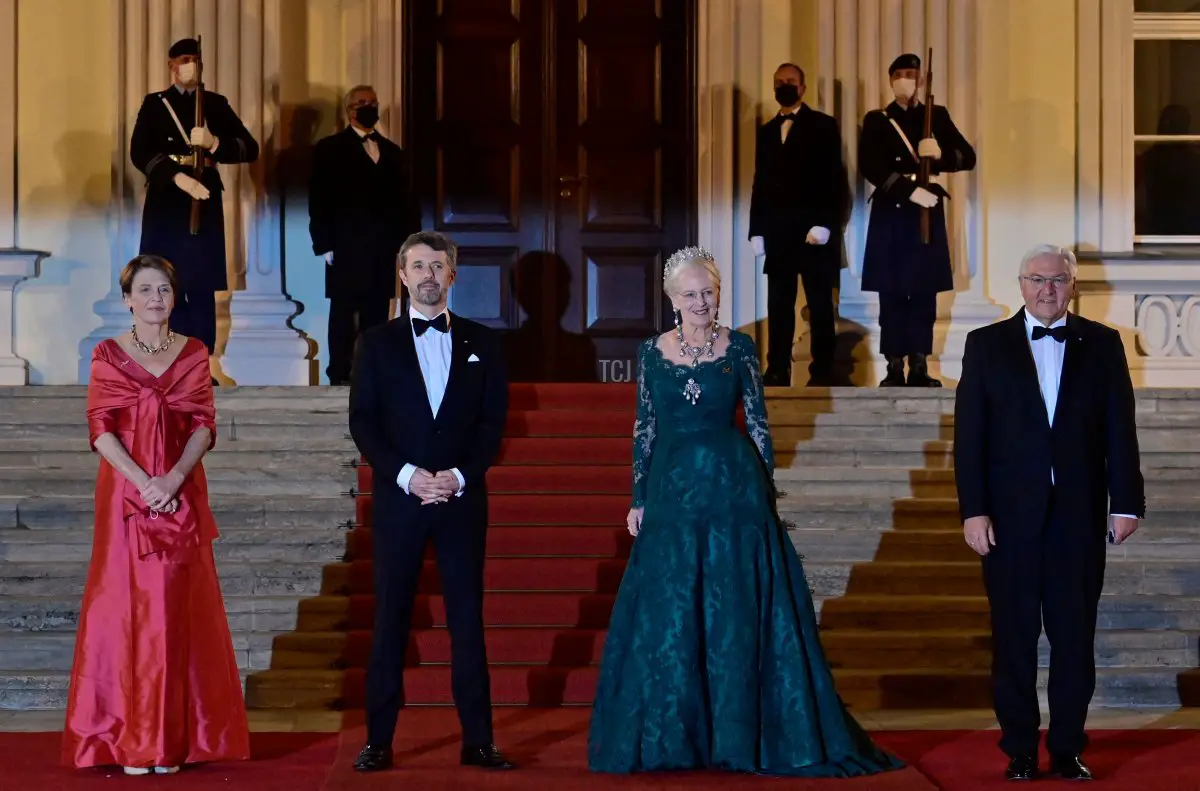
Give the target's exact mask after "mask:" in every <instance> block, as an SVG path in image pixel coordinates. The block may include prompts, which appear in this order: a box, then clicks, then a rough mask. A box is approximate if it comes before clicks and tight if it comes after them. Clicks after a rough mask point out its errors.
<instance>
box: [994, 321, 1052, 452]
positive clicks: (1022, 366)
mask: <svg viewBox="0 0 1200 791" xmlns="http://www.w3.org/2000/svg"><path fill="white" fill-rule="evenodd" d="M1006 331H1007V333H1008V336H1009V340H1008V343H1007V344H1005V345H1006V346H1008V348H1009V351H1010V354H1011V355H1012V362H1013V364H1014V366H1015V367H1016V377H1015V381H1016V383H1017V390H1018V394H1019V396H1020V397H1021V399H1022V400H1024V401H1025V403H1026V405H1027V406H1029V407H1030V408H1031V409H1032V410H1033V412H1034V414H1036V415H1038V416H1040V418H1041V425H1043V426H1045V427H1046V428H1049V427H1050V422H1049V421H1050V418H1049V417H1048V416H1047V415H1046V401H1045V400H1044V399H1043V398H1042V386H1041V384H1040V383H1039V382H1038V372H1037V363H1035V362H1034V361H1033V350H1032V349H1030V348H1029V337H1028V336H1027V335H1026V334H1025V308H1021V309H1020V310H1019V311H1017V313H1016V315H1014V316H1013V317H1012V318H1011V319H1009V320H1008V328H1007V330H1006ZM1066 369H1067V366H1066V362H1065V361H1064V363H1063V374H1064V375H1065V374H1066ZM1058 403H1059V404H1061V403H1062V388H1061V386H1060V388H1059V397H1058ZM1057 413H1058V407H1057V406H1055V414H1057Z"/></svg>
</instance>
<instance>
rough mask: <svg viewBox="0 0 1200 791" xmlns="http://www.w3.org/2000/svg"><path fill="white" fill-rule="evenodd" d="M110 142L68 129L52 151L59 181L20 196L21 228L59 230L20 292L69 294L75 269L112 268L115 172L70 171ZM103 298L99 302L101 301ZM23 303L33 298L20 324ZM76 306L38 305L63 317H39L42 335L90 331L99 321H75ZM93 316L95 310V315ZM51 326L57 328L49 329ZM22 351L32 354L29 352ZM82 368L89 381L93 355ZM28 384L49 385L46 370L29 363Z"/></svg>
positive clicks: (91, 166) (86, 167) (87, 163)
mask: <svg viewBox="0 0 1200 791" xmlns="http://www.w3.org/2000/svg"><path fill="white" fill-rule="evenodd" d="M109 145H110V143H109V140H108V139H107V138H106V137H105V136H104V135H100V134H96V133H93V132H67V133H65V134H63V135H62V136H61V137H60V138H59V139H58V140H57V141H56V142H55V144H54V155H55V159H56V160H57V161H58V169H59V173H60V174H61V178H60V180H59V182H58V183H57V184H56V185H54V186H45V187H38V188H37V189H34V190H33V191H32V192H30V193H29V196H28V197H27V198H25V199H23V200H22V201H21V215H22V219H21V225H22V230H23V231H26V232H27V231H28V230H29V229H30V228H32V229H33V230H34V234H32V235H34V236H38V237H43V238H44V237H45V236H46V234H43V233H41V232H40V228H39V226H40V225H41V224H42V223H43V222H45V223H46V224H47V225H48V226H50V227H53V228H55V229H56V233H55V234H54V237H55V241H54V244H52V245H50V246H49V247H48V248H44V249H47V251H48V252H49V253H50V256H49V257H48V258H46V259H45V260H44V261H43V262H42V265H41V275H40V277H38V278H37V280H29V281H25V282H24V283H22V284H20V285H18V287H17V292H18V293H19V294H29V295H34V294H41V293H46V294H48V295H49V294H50V293H51V292H58V293H60V294H69V293H70V289H69V288H63V286H69V284H70V281H71V279H72V277H73V273H75V272H76V271H79V270H89V269H103V271H105V272H106V273H107V272H110V271H111V267H109V266H108V265H107V264H108V250H109V245H108V236H107V234H108V229H107V221H108V211H109V203H110V196H109V190H110V186H111V177H110V176H109V174H107V173H103V172H97V173H96V174H95V175H93V176H91V177H89V178H88V179H87V181H86V182H85V183H84V184H83V185H81V186H80V185H77V184H73V183H71V181H69V176H70V174H74V173H86V172H88V171H90V170H96V163H95V161H94V160H93V159H92V157H93V155H94V154H95V153H96V152H97V151H107V150H108V148H109ZM105 158H106V159H107V154H105ZM64 218H65V222H64ZM58 228H62V229H63V232H61V233H60V232H57V229H58ZM26 235H30V234H26ZM98 250H99V251H101V254H100V259H101V261H102V263H104V266H102V267H97V266H96V262H97V251H98ZM109 285H110V284H109V282H108V280H107V279H106V280H105V283H104V288H103V290H102V291H101V292H100V295H99V298H100V300H102V299H103V297H104V295H107V294H108V291H109ZM100 300H98V301H97V303H96V304H99V301H100ZM22 305H24V306H26V307H29V303H28V302H27V301H26V302H23V301H21V300H19V299H18V300H17V315H16V316H14V320H15V321H16V323H17V325H18V326H19V325H20V323H21V315H20V314H21V312H22ZM75 308H76V306H73V305H63V304H59V305H53V306H48V305H40V306H38V307H35V308H33V309H34V310H35V312H37V313H39V314H42V315H58V316H59V317H60V319H61V320H60V321H56V322H55V323H54V324H53V325H48V324H47V323H46V322H39V324H38V334H39V335H45V334H49V333H52V332H55V331H65V332H67V333H69V334H70V335H71V336H72V338H75V337H83V336H86V335H87V334H88V333H89V332H90V331H91V330H92V329H94V327H95V325H94V323H92V322H90V321H89V323H87V324H83V323H79V324H77V325H76V324H73V323H72V321H71V319H72V317H74V316H76V315H79V316H80V318H83V316H82V314H81V313H80V312H78V311H77V310H76V309H75ZM94 315H95V314H92V317H94ZM92 317H88V318H89V319H90V318H92ZM51 326H53V327H54V329H51ZM55 345H57V344H56V343H55V342H54V341H47V342H46V343H45V346H46V347H52V346H55ZM68 345H69V344H68ZM17 353H18V354H20V353H21V350H20V349H18V350H17ZM21 356H23V357H26V359H28V358H29V355H27V354H23V355H21ZM80 356H81V358H82V350H80ZM78 369H79V373H80V374H81V376H82V378H81V379H80V381H86V379H87V374H88V372H89V371H90V369H91V359H90V357H89V358H87V359H80V360H79V361H78ZM29 383H30V384H31V385H40V384H45V374H44V372H43V371H42V370H41V369H40V366H38V365H36V364H34V363H33V362H32V361H31V364H30V366H29Z"/></svg>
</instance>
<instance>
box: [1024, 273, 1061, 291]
mask: <svg viewBox="0 0 1200 791" xmlns="http://www.w3.org/2000/svg"><path fill="white" fill-rule="evenodd" d="M1021 279H1022V280H1024V281H1025V282H1026V283H1028V284H1029V285H1031V286H1033V287H1034V288H1041V287H1042V286H1044V285H1046V284H1047V283H1052V284H1053V285H1054V287H1055V288H1065V287H1066V286H1067V285H1069V284H1070V282H1071V278H1070V277H1069V276H1068V275H1059V276H1058V277H1042V276H1041V275H1021Z"/></svg>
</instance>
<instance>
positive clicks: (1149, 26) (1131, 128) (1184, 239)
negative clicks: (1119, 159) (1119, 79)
mask: <svg viewBox="0 0 1200 791" xmlns="http://www.w3.org/2000/svg"><path fill="white" fill-rule="evenodd" d="M1132 6H1133V2H1132V0H1131V2H1130V7H1131V13H1132V15H1133V25H1132V28H1133V29H1132V33H1133V37H1132V42H1134V43H1136V42H1138V41H1200V12H1185V13H1166V12H1148V11H1132ZM1134 43H1131V44H1130V61H1131V63H1130V68H1129V86H1130V94H1129V102H1128V106H1129V108H1130V110H1129V113H1128V117H1127V121H1126V128H1125V133H1126V136H1127V139H1128V141H1129V143H1128V152H1129V153H1128V156H1129V157H1130V158H1132V157H1134V156H1136V153H1135V152H1136V151H1137V146H1138V144H1139V143H1154V142H1160V141H1173V142H1187V143H1200V134H1195V135H1157V134H1156V135H1145V134H1137V132H1136V131H1135V124H1134V118H1133V110H1132V108H1133V106H1134V102H1135V97H1136V93H1137V83H1136V80H1135V76H1134V68H1133V63H1132V59H1133V58H1132V54H1133V47H1134ZM1131 225H1133V223H1132V222H1131ZM1133 227H1134V234H1133V244H1134V246H1135V247H1136V246H1138V245H1200V235H1190V236H1157V235H1148V234H1138V233H1137V228H1136V225H1134V226H1133Z"/></svg>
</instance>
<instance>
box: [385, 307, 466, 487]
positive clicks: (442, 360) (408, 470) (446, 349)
mask: <svg viewBox="0 0 1200 791" xmlns="http://www.w3.org/2000/svg"><path fill="white" fill-rule="evenodd" d="M442 313H445V314H446V330H447V331H446V332H438V331H437V330H436V329H434V328H433V327H430V328H429V329H427V330H425V333H424V334H423V335H421V336H420V337H418V336H417V333H416V330H413V329H412V320H413V319H414V318H418V319H421V320H422V321H426V320H428V321H432V320H433V319H436V318H437V316H430V317H429V318H428V319H426V318H425V316H424V315H422V314H421V313H420V312H418V311H417V310H416V308H414V307H413V306H411V305H410V306H409V308H408V320H409V322H408V327H409V330H410V331H411V332H412V334H413V345H414V346H415V347H416V350H417V361H418V362H419V363H420V364H421V376H422V377H424V379H425V395H426V396H427V397H428V398H429V409H430V411H431V412H433V416H434V417H435V418H436V417H437V414H438V410H439V409H441V407H442V399H443V398H444V397H445V396H446V382H447V381H449V379H450V359H451V352H452V350H453V344H451V342H450V333H451V332H453V331H454V328H453V327H451V326H450V312H449V311H448V310H442ZM438 315H439V316H440V315H441V313H439V314H438ZM416 471H417V468H416V465H413V464H405V465H404V466H403V467H401V468H400V474H399V475H397V476H396V484H397V485H398V486H399V487H400V488H401V489H402V490H403V491H404V493H405V494H411V492H409V491H408V482H409V481H410V480H412V476H413V473H414V472H416ZM433 472H436V470H433ZM450 472H452V473H454V477H455V478H457V479H458V491H457V492H456V493H455V495H454V496H455V497H461V496H462V493H463V489H465V488H466V486H467V481H466V479H465V478H463V476H462V473H461V472H459V471H458V468H457V467H452V468H451V469H450Z"/></svg>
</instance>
